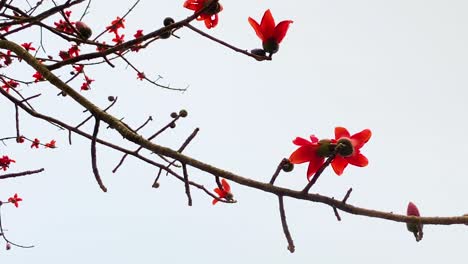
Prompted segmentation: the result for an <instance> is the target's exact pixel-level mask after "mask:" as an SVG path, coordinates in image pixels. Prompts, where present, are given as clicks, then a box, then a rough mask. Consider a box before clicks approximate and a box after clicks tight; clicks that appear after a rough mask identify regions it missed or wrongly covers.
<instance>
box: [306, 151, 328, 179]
mask: <svg viewBox="0 0 468 264" xmlns="http://www.w3.org/2000/svg"><path fill="white" fill-rule="evenodd" d="M323 161H324V158H322V157H319V156H317V158H316V159H314V160H311V161H310V163H309V167H308V168H307V179H308V180H309V181H310V177H311V176H312V175H314V174H315V173H316V172H317V170H318V169H319V168H320V167H321V166H322V164H323Z"/></svg>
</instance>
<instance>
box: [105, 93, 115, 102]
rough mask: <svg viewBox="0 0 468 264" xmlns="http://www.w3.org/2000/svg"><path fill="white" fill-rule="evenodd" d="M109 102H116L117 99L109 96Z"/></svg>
mask: <svg viewBox="0 0 468 264" xmlns="http://www.w3.org/2000/svg"><path fill="white" fill-rule="evenodd" d="M107 100H109V102H114V100H115V97H114V96H112V95H109V96H108V97H107Z"/></svg>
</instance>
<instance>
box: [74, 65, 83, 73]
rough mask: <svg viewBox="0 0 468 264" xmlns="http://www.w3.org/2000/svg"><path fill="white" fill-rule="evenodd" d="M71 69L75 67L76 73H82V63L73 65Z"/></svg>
mask: <svg viewBox="0 0 468 264" xmlns="http://www.w3.org/2000/svg"><path fill="white" fill-rule="evenodd" d="M73 69H75V71H76V73H82V72H83V69H84V65H73Z"/></svg>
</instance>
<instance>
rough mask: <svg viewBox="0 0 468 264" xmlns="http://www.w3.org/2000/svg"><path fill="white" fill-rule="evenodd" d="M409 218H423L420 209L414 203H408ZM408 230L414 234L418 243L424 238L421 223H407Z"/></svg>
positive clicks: (407, 212)
mask: <svg viewBox="0 0 468 264" xmlns="http://www.w3.org/2000/svg"><path fill="white" fill-rule="evenodd" d="M406 215H407V216H421V215H420V214H419V210H418V207H417V206H416V205H415V204H414V203H412V202H409V203H408V208H407V209H406ZM406 228H407V229H408V231H410V232H411V233H413V234H414V237H415V238H416V241H417V242H419V241H421V239H422V238H423V225H422V224H420V223H406Z"/></svg>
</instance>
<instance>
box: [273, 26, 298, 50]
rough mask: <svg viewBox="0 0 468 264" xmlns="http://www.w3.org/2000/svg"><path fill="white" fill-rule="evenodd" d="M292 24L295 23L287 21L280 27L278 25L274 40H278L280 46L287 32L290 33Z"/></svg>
mask: <svg viewBox="0 0 468 264" xmlns="http://www.w3.org/2000/svg"><path fill="white" fill-rule="evenodd" d="M292 22H293V21H292V20H285V21H281V22H280V23H279V24H278V25H276V27H275V31H274V33H273V38H274V39H275V40H276V42H277V43H278V44H279V43H281V41H282V40H283V38H284V36H286V32H288V28H289V24H291V23H292Z"/></svg>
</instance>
